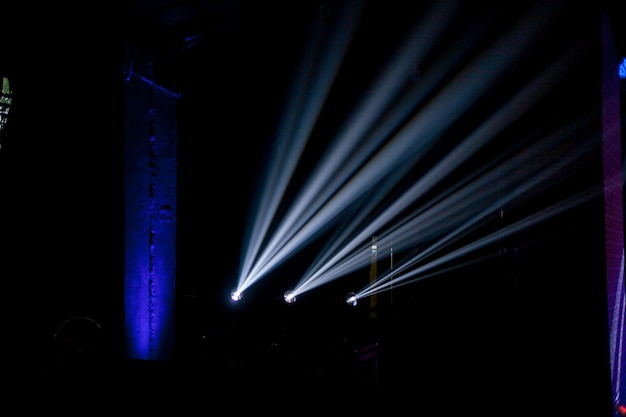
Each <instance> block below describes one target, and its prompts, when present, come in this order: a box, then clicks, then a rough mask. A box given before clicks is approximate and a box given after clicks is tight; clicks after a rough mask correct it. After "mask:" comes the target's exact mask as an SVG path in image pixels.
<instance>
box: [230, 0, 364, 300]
mask: <svg viewBox="0 0 626 417" xmlns="http://www.w3.org/2000/svg"><path fill="white" fill-rule="evenodd" d="M349 4H350V6H351V7H350V9H349V10H350V11H351V13H354V12H355V11H357V14H356V16H357V18H358V11H359V10H360V8H361V7H362V4H361V2H356V1H353V2H351V3H349ZM345 12H347V9H346V10H344V13H345ZM349 21H352V19H350V20H349ZM354 23H355V22H353V24H352V25H350V24H346V25H340V26H338V31H337V32H335V33H334V34H333V36H332V38H331V39H330V40H329V41H328V42H327V44H328V45H327V48H323V46H324V45H322V41H323V36H324V33H323V32H322V31H321V29H322V28H321V27H319V26H317V27H316V29H317V30H316V32H315V33H314V36H312V38H311V43H310V44H309V45H308V47H307V48H305V52H306V56H305V57H304V59H303V66H302V68H301V69H300V71H298V72H297V74H298V77H297V78H296V79H295V81H294V85H293V88H292V89H291V92H292V94H291V95H290V96H289V100H288V102H287V105H286V109H287V112H286V115H285V117H284V118H283V119H281V122H282V123H281V126H280V129H279V132H278V134H277V145H276V150H275V152H274V153H273V154H272V157H273V159H272V160H271V161H270V163H269V164H268V166H269V171H268V175H267V178H266V180H265V181H264V182H263V184H262V191H261V193H260V196H261V197H260V202H259V204H258V206H256V207H255V210H254V212H255V213H256V217H255V218H254V221H253V222H252V227H251V231H250V233H249V236H248V237H247V239H246V241H247V242H248V243H247V245H246V247H247V250H246V256H244V257H243V262H242V266H241V272H240V278H239V282H238V285H237V288H238V289H239V291H243V290H245V289H246V288H247V287H248V286H250V285H251V284H252V282H253V281H254V277H253V276H251V275H250V270H251V269H252V267H253V265H252V262H253V261H254V259H256V258H257V256H258V253H259V251H260V249H261V244H262V242H263V241H264V239H265V236H266V234H267V232H268V230H269V228H270V225H271V222H272V219H273V217H274V215H275V213H276V211H277V209H278V207H279V205H280V202H281V199H282V197H283V195H284V192H285V190H286V188H287V185H288V183H289V180H290V178H291V177H292V174H293V172H294V170H295V168H296V165H297V162H298V160H299V159H300V156H301V154H302V152H303V149H304V147H305V145H306V142H307V140H308V138H309V136H310V134H311V131H312V130H313V126H314V125H315V121H316V120H317V117H318V116H319V114H320V111H321V108H322V106H323V103H324V101H325V100H326V98H327V96H328V92H329V90H330V88H331V86H332V84H333V81H334V79H335V76H336V74H337V71H338V69H339V67H340V65H341V62H342V61H343V56H344V54H345V52H346V50H347V48H348V45H349V44H350V40H351V38H352V36H353V34H354V29H355V26H354ZM322 49H324V50H326V51H330V53H328V54H327V55H325V56H323V57H322V58H323V60H322V61H321V63H320V67H319V69H318V70H317V71H315V69H316V64H317V63H318V59H320V58H319V56H318V55H317V53H318V52H319V51H320V50H322ZM311 72H313V73H316V75H317V76H315V77H313V78H311V77H310V73H311ZM309 80H312V81H313V83H312V85H310V86H309V85H308V81H309ZM303 98H306V99H307V100H306V101H305V103H302V102H301V100H302V99H303ZM298 116H301V117H302V119H300V118H298Z"/></svg>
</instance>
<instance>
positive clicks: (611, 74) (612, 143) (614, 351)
mask: <svg viewBox="0 0 626 417" xmlns="http://www.w3.org/2000/svg"><path fill="white" fill-rule="evenodd" d="M611 33H612V32H611V28H610V22H609V19H608V17H607V16H606V15H605V16H604V19H603V26H602V59H603V61H602V72H603V75H602V156H603V162H604V206H605V239H606V280H607V281H606V283H607V297H608V299H607V301H608V310H609V311H608V314H609V316H608V319H609V320H608V322H609V348H610V362H611V363H610V365H611V384H612V390H613V392H612V394H613V402H614V404H615V406H616V410H618V409H621V407H623V406H624V405H626V372H625V369H626V368H625V365H626V363H625V362H624V361H625V360H626V339H625V337H626V332H625V330H626V323H625V322H624V318H625V317H626V314H625V313H626V310H625V308H626V291H625V287H624V214H623V198H622V159H621V133H620V124H621V121H620V109H619V108H620V105H619V90H620V87H619V77H618V66H619V60H618V59H617V55H616V52H615V51H616V50H615V44H614V42H613V38H612V34H611ZM616 415H617V414H616ZM619 415H622V414H619Z"/></svg>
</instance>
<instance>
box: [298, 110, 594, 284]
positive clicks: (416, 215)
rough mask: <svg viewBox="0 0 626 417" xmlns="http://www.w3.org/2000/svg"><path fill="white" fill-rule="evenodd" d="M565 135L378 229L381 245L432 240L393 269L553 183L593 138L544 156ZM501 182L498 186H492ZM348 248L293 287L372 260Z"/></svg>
mask: <svg viewBox="0 0 626 417" xmlns="http://www.w3.org/2000/svg"><path fill="white" fill-rule="evenodd" d="M583 123H584V120H582V119H581V120H579V121H578V123H577V124H573V125H572V126H570V130H571V131H574V130H576V129H578V128H580V127H581V124H583ZM563 136H569V135H568V134H567V133H564V132H559V133H558V134H556V133H555V134H554V135H552V136H551V137H550V138H549V140H548V139H545V140H543V141H541V142H539V144H535V145H532V146H531V147H530V148H529V149H527V150H526V151H525V152H519V153H516V154H515V155H514V156H513V157H512V158H511V160H510V161H508V162H506V163H503V164H501V165H500V166H497V167H495V168H493V169H492V170H491V171H490V172H487V173H485V174H483V175H482V176H480V177H478V178H476V179H475V180H473V181H472V182H471V183H468V184H465V185H463V186H462V187H460V188H459V189H458V190H456V191H455V192H453V190H448V191H447V192H446V193H447V194H448V195H447V196H445V197H444V198H441V199H440V200H439V201H438V202H434V203H433V204H432V205H431V206H429V207H427V208H420V209H419V210H417V211H415V212H413V213H411V214H409V215H408V216H407V217H405V218H404V219H402V220H400V221H398V222H397V223H396V224H395V225H393V226H392V227H390V228H389V229H388V230H386V231H385V232H384V233H382V234H379V235H378V236H379V238H378V240H379V242H380V243H381V246H389V247H391V245H390V244H388V243H387V242H393V247H394V248H395V249H396V250H403V249H405V248H408V247H410V246H416V240H417V237H416V235H417V236H419V239H420V241H422V242H433V243H430V245H429V246H428V247H426V248H425V249H424V250H422V252H420V255H419V256H416V257H415V258H414V259H413V262H412V263H405V264H402V265H400V266H399V267H397V268H395V270H394V274H398V273H400V272H402V270H403V269H405V268H408V267H410V266H411V265H412V264H414V263H416V262H418V261H421V260H423V259H424V258H426V257H427V256H428V255H432V254H433V253H435V251H437V250H442V249H443V248H445V247H446V246H449V245H450V244H452V243H454V242H456V241H458V239H460V238H461V237H465V236H466V235H467V234H468V233H469V232H471V231H473V230H475V229H476V228H477V227H478V226H480V225H481V224H482V223H484V222H485V221H489V220H490V219H491V218H492V216H493V213H496V212H498V211H499V210H500V209H501V208H502V207H505V206H506V207H508V208H511V207H512V206H513V203H514V200H515V199H518V198H519V197H521V196H524V200H528V199H530V198H531V196H532V193H533V189H534V188H538V187H541V186H544V185H545V184H549V183H550V182H549V180H550V179H553V178H558V176H559V175H560V174H561V173H563V172H566V171H567V170H568V169H571V168H572V166H573V165H574V164H575V163H576V162H577V161H578V160H580V158H581V157H583V156H584V155H586V154H587V153H588V151H589V148H590V147H591V146H593V142H592V141H586V142H583V145H584V146H579V147H578V148H577V149H574V150H571V151H570V152H568V153H567V155H565V156H564V157H563V158H561V159H560V160H558V161H556V162H552V161H549V160H548V159H547V158H544V159H541V156H542V155H545V153H546V152H548V151H549V150H550V149H552V148H553V147H554V145H555V144H556V143H557V141H558V140H560V138H562V137H563ZM528 161H533V162H534V164H533V169H534V174H533V175H532V176H531V177H529V178H528V179H526V180H525V181H523V182H518V181H517V176H518V175H519V174H518V173H517V172H518V171H519V170H520V168H523V166H524V165H525V164H528ZM496 182H497V183H498V187H493V184H494V183H496ZM557 184H558V182H557V181H553V182H552V184H551V185H552V186H556V185H557ZM490 185H491V186H490ZM490 190H491V195H490V194H489V192H490ZM543 191H544V192H545V190H543ZM446 193H444V194H446ZM446 233H447V234H446ZM442 235H443V237H441V236H442ZM360 237H363V236H360ZM437 238H438V240H436V239H437ZM357 242H359V240H358V239H354V240H353V241H351V242H348V243H347V244H346V246H349V250H351V249H353V248H354V247H355V245H356V243H357ZM346 252H348V250H340V251H337V252H332V253H333V255H334V257H332V258H331V259H327V258H320V259H321V260H323V261H324V262H323V263H322V262H318V263H317V264H315V265H313V266H312V267H311V268H310V269H309V274H308V275H305V276H304V277H303V278H302V279H301V280H300V281H299V283H298V285H296V287H295V289H294V290H293V291H294V292H295V293H297V294H302V293H303V292H305V291H309V290H311V289H313V288H316V287H318V286H320V285H323V284H325V283H327V282H330V281H333V280H335V279H337V278H339V277H341V276H343V275H346V274H347V273H349V272H353V271H355V270H358V269H361V268H363V267H365V266H367V264H368V258H367V251H366V250H364V249H363V248H362V247H361V248H360V249H359V250H358V251H356V252H352V253H349V254H346ZM386 278H390V276H387V277H386ZM386 278H383V280H384V279H386ZM380 281H381V279H379V280H377V284H376V285H380Z"/></svg>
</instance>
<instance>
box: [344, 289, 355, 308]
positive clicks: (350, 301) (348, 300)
mask: <svg viewBox="0 0 626 417" xmlns="http://www.w3.org/2000/svg"><path fill="white" fill-rule="evenodd" d="M346 303H348V304H350V305H351V306H352V307H356V305H357V303H358V298H357V297H356V294H355V293H353V292H351V293H349V294H348V295H347V296H346Z"/></svg>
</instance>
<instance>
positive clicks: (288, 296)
mask: <svg viewBox="0 0 626 417" xmlns="http://www.w3.org/2000/svg"><path fill="white" fill-rule="evenodd" d="M285 302H286V303H287V304H292V303H295V302H296V294H294V293H293V291H287V292H285Z"/></svg>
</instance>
